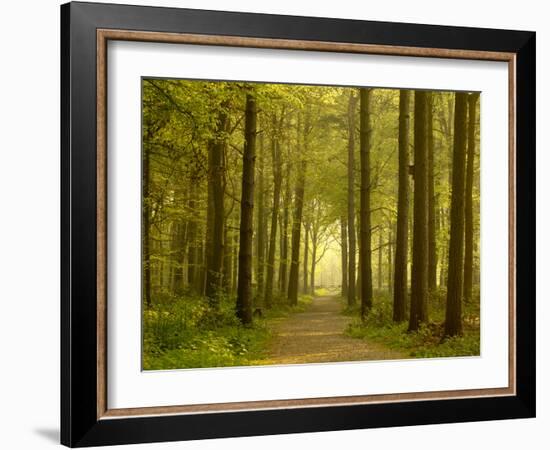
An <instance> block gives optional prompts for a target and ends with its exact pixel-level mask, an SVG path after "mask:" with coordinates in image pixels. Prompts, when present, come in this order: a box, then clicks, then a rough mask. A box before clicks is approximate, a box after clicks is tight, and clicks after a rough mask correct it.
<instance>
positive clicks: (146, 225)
mask: <svg viewBox="0 0 550 450" xmlns="http://www.w3.org/2000/svg"><path fill="white" fill-rule="evenodd" d="M143 152H144V155H143V168H142V184H141V196H142V199H143V200H142V202H143V203H142V207H141V214H142V216H141V221H142V227H143V234H142V251H143V261H142V264H143V302H144V303H145V305H146V306H147V308H150V307H151V303H152V302H151V247H150V245H151V241H150V228H151V199H150V198H149V195H150V192H149V183H150V169H149V167H150V156H149V150H148V146H144V147H143Z"/></svg>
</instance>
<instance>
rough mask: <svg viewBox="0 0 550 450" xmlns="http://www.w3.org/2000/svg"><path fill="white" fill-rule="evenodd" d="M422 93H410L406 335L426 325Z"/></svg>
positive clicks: (425, 173)
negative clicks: (410, 202) (411, 147)
mask: <svg viewBox="0 0 550 450" xmlns="http://www.w3.org/2000/svg"><path fill="white" fill-rule="evenodd" d="M426 106H427V105H426V92H424V91H415V93H414V206H413V208H414V211H413V212H414V224H413V264H412V274H411V313H410V319H409V331H416V330H418V329H419V327H420V324H421V323H425V322H427V321H428V148H427V147H428V142H427V126H426V125H427V124H426V116H427V114H426V109H427V108H426Z"/></svg>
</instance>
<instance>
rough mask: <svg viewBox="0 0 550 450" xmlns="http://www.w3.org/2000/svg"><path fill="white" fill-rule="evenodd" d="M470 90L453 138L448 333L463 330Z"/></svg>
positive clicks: (459, 99) (458, 105)
mask: <svg viewBox="0 0 550 450" xmlns="http://www.w3.org/2000/svg"><path fill="white" fill-rule="evenodd" d="M467 101H468V94H466V93H463V92H457V93H456V97H455V120H454V139H453V185H452V197H451V237H450V242H449V269H448V272H447V273H448V275H447V307H446V311H445V336H456V335H460V334H462V289H463V270H464V184H465V183H464V181H465V180H464V178H465V174H464V171H465V164H466V140H467V139H466V134H467V106H468V104H467Z"/></svg>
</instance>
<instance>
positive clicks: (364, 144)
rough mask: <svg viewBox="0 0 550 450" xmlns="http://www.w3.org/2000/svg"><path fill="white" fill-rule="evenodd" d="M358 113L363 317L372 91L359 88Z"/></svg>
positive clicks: (367, 303)
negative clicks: (359, 107)
mask: <svg viewBox="0 0 550 450" xmlns="http://www.w3.org/2000/svg"><path fill="white" fill-rule="evenodd" d="M360 92H361V113H360V131H361V134H360V136H361V139H360V141H361V142H360V144H361V145H360V155H361V206H360V221H359V226H360V229H361V240H360V243H359V256H360V260H361V266H360V268H361V317H363V318H364V317H365V316H366V314H367V312H368V310H369V309H370V308H371V307H372V265H371V220H370V187H371V186H370V152H371V141H372V130H371V118H370V114H371V112H370V103H371V96H372V90H371V89H367V88H361V90H360Z"/></svg>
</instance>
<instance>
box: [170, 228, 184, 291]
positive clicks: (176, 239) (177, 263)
mask: <svg viewBox="0 0 550 450" xmlns="http://www.w3.org/2000/svg"><path fill="white" fill-rule="evenodd" d="M186 228H187V221H185V220H182V219H179V220H178V221H176V223H175V224H174V236H173V240H172V245H173V248H172V255H173V261H172V265H173V273H172V291H173V292H174V294H176V295H181V293H182V292H183V281H184V264H183V260H184V256H185V247H186V245H187V244H186V240H187V230H186Z"/></svg>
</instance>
